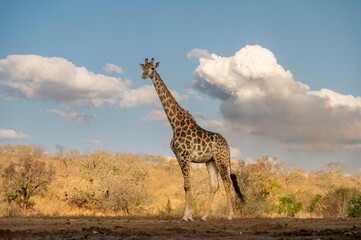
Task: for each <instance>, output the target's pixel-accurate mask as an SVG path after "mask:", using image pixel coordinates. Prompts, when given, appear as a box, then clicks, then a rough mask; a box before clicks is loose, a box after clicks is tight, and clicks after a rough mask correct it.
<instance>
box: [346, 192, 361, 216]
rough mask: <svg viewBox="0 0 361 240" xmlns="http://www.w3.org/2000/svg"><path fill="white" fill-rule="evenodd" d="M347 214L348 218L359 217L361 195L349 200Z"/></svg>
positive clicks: (360, 213) (360, 214) (360, 212)
mask: <svg viewBox="0 0 361 240" xmlns="http://www.w3.org/2000/svg"><path fill="white" fill-rule="evenodd" d="M347 213H348V216H349V217H361V194H359V195H358V196H357V197H353V198H351V200H350V201H349V203H348V209H347Z"/></svg>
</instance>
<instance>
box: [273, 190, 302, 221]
mask: <svg viewBox="0 0 361 240" xmlns="http://www.w3.org/2000/svg"><path fill="white" fill-rule="evenodd" d="M279 201H280V204H279V205H278V213H280V214H282V213H284V214H286V216H288V217H294V216H295V215H296V213H298V212H299V211H301V209H302V202H300V201H297V200H296V194H294V193H291V194H288V195H287V196H284V197H280V198H279Z"/></svg>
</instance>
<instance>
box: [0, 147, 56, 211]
mask: <svg viewBox="0 0 361 240" xmlns="http://www.w3.org/2000/svg"><path fill="white" fill-rule="evenodd" d="M42 155H43V150H42V149H40V148H38V147H32V148H31V149H30V151H24V152H22V154H21V155H20V157H19V161H18V162H11V164H10V165H9V166H8V167H6V168H5V169H4V171H3V174H2V177H3V191H4V192H5V196H6V199H7V200H8V202H9V203H11V202H15V203H16V205H18V206H19V207H20V208H22V209H23V210H24V211H25V212H26V211H27V210H28V209H30V208H31V207H32V206H34V204H35V203H34V202H33V201H31V198H32V197H33V196H35V195H37V194H39V193H41V192H43V191H45V190H46V189H47V187H48V185H49V184H50V183H51V181H52V180H53V179H54V174H55V171H54V170H53V169H52V168H51V167H48V166H47V165H46V164H45V163H44V162H42V161H40V160H39V159H40V158H41V157H42Z"/></svg>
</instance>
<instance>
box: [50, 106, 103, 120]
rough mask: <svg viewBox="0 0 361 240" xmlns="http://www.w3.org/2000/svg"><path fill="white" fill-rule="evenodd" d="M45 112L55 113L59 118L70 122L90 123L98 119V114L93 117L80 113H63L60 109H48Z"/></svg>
mask: <svg viewBox="0 0 361 240" xmlns="http://www.w3.org/2000/svg"><path fill="white" fill-rule="evenodd" d="M45 112H47V113H55V114H56V115H58V116H59V117H61V118H63V119H66V120H69V121H76V122H79V123H88V122H91V121H93V120H95V119H96V118H97V116H96V114H95V113H93V114H91V115H88V114H83V113H80V112H63V111H60V110H58V109H48V110H46V111H45Z"/></svg>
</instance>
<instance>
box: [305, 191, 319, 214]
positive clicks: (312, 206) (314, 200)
mask: <svg viewBox="0 0 361 240" xmlns="http://www.w3.org/2000/svg"><path fill="white" fill-rule="evenodd" d="M321 198H322V195H321V194H316V195H315V197H314V198H312V200H311V203H310V205H309V206H308V207H307V208H306V211H307V212H309V213H312V212H314V211H315V208H316V205H317V203H318V202H319V201H320V199H321Z"/></svg>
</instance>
